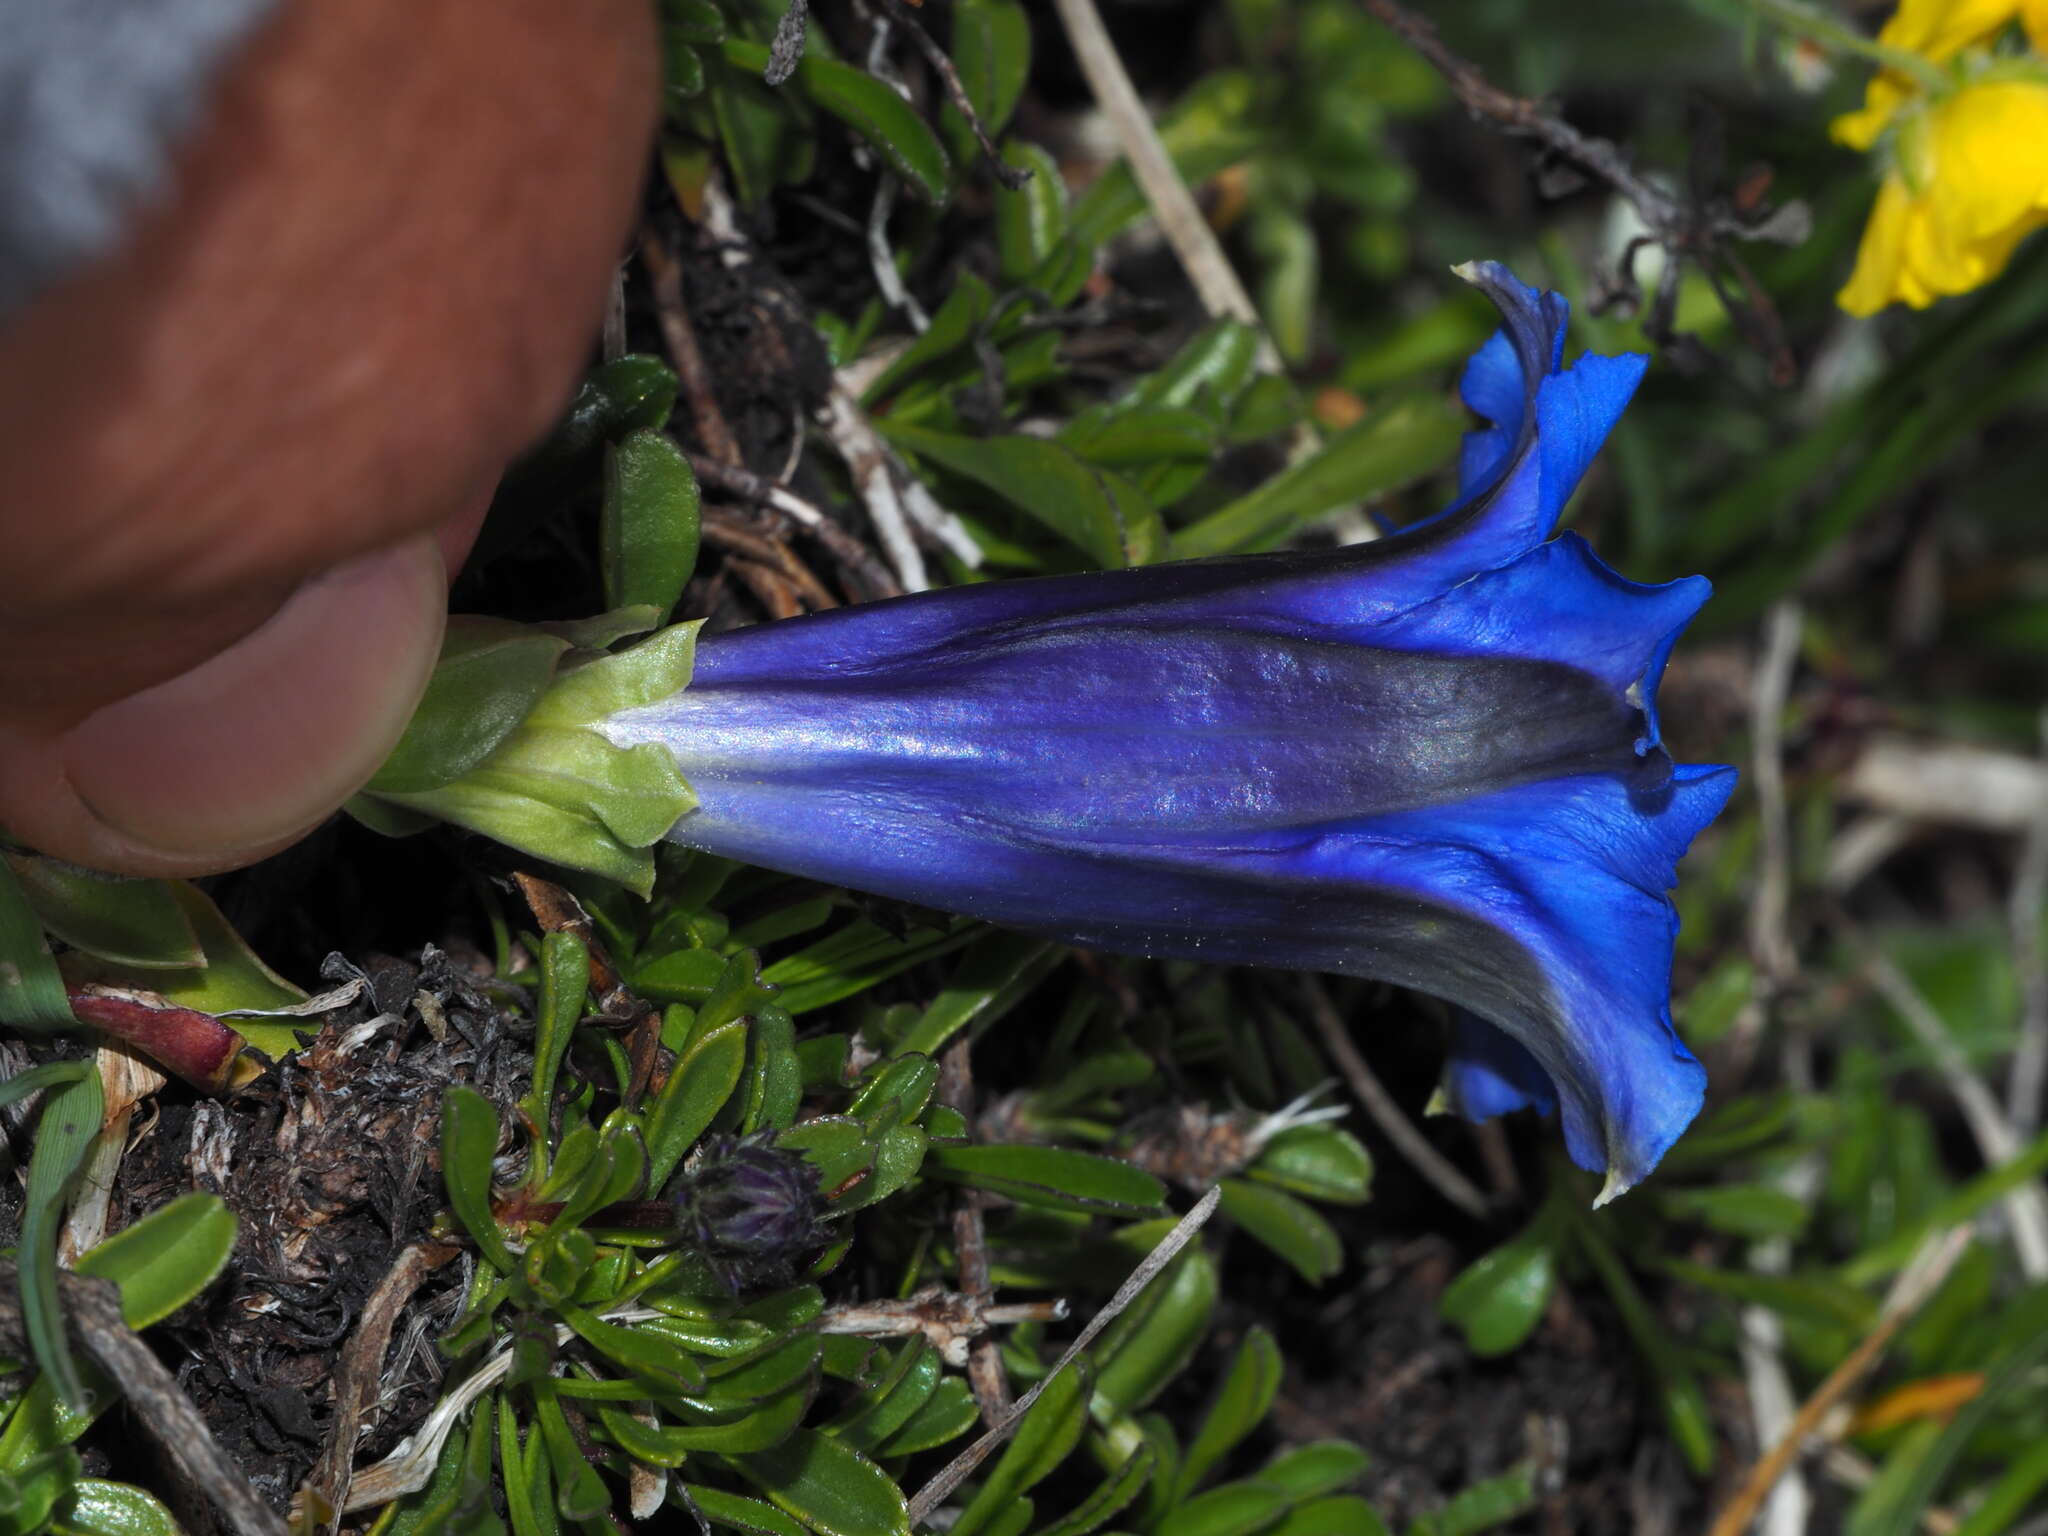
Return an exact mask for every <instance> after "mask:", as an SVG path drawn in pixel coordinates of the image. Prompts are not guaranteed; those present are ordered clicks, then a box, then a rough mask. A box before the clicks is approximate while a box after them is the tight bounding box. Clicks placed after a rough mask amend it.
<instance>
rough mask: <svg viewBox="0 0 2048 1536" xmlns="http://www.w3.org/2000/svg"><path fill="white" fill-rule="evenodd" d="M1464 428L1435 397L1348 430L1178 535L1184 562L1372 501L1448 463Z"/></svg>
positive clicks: (1279, 536)
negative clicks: (1312, 455)
mask: <svg viewBox="0 0 2048 1536" xmlns="http://www.w3.org/2000/svg"><path fill="white" fill-rule="evenodd" d="M1464 426H1465V423H1464V421H1463V420H1462V419H1461V417H1460V416H1459V414H1458V413H1457V412H1456V411H1455V410H1453V409H1452V408H1451V406H1450V405H1449V404H1448V403H1447V402H1445V401H1444V400H1442V399H1439V398H1438V397H1436V396H1434V395H1426V396H1416V397H1414V398H1412V399H1408V400H1405V401H1402V402H1400V403H1399V404H1395V405H1390V406H1386V407H1384V408H1382V409H1381V410H1378V411H1376V412H1374V413H1373V414H1372V415H1370V416H1367V417H1366V418H1365V419H1364V420H1363V421H1361V422H1359V423H1358V424H1357V425H1355V426H1351V427H1347V428H1345V429H1344V430H1343V431H1342V432H1339V433H1338V434H1336V436H1334V437H1332V438H1331V439H1330V440H1329V442H1327V443H1326V444H1324V446H1323V450H1322V452H1320V453H1318V454H1316V455H1315V456H1314V457H1313V458H1308V459H1304V460H1302V462H1300V463H1299V464H1295V465H1292V466H1290V467H1289V468H1287V469H1284V470H1282V471H1281V472H1280V473H1279V474H1277V475H1275V476H1274V477H1273V478H1272V479H1270V480H1268V481H1267V482H1266V483H1265V484H1264V485H1261V486H1260V487H1259V488H1258V489H1257V490H1255V491H1252V492H1250V493H1248V494H1246V495H1244V496H1240V497H1239V498H1238V499H1237V500H1236V501H1233V502H1231V503H1230V504H1229V505H1228V506H1226V507H1223V508H1221V509H1220V510H1218V511H1215V512H1212V513H1210V514H1209V515H1208V516H1207V517H1205V518H1203V519H1202V520H1201V521H1200V522H1198V523H1195V524H1193V525H1191V526H1189V527H1187V528H1184V529H1182V530H1181V531H1180V532H1178V533H1176V534H1175V535H1174V538H1173V550H1174V554H1175V556H1176V557H1178V558H1180V559H1188V560H1194V559H1201V558H1203V557H1205V556H1209V555H1227V554H1237V553H1240V552H1242V551H1245V550H1259V549H1271V548H1273V547H1275V546H1276V545H1278V544H1281V543H1284V542H1285V541H1286V540H1287V539H1289V538H1290V537H1292V536H1293V535H1294V534H1296V533H1298V532H1300V531H1301V530H1302V529H1304V528H1306V527H1308V526H1309V525H1310V524H1312V523H1314V522H1315V521H1316V520H1317V519H1318V518H1321V517H1324V516H1327V515H1328V514H1329V513H1331V512H1334V511H1336V510H1338V509H1339V508H1340V507H1347V506H1351V505H1353V504H1354V503H1357V502H1362V501H1369V500H1371V499H1373V498H1374V497H1378V496H1384V495H1386V494H1387V493H1388V492H1390V491H1395V490H1399V489H1400V488H1401V487H1402V486H1404V485H1408V484H1411V483H1413V482H1414V481H1416V480H1419V479H1421V478H1422V477H1423V476H1424V475H1427V474H1431V473H1433V472H1434V471H1436V470H1438V469H1440V468H1442V467H1443V466H1444V465H1445V464H1447V463H1449V462H1450V459H1451V455H1452V454H1453V453H1455V452H1456V451H1457V447H1458V440H1459V438H1460V436H1461V434H1462V433H1463V431H1464Z"/></svg>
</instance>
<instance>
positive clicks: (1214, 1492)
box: [1169, 1483, 1287, 1536]
mask: <svg viewBox="0 0 2048 1536" xmlns="http://www.w3.org/2000/svg"><path fill="white" fill-rule="evenodd" d="M1286 1508H1287V1495H1286V1494H1285V1493H1284V1492H1282V1491H1281V1490H1280V1489H1278V1488H1268V1487H1266V1486H1265V1485H1264V1484H1262V1483H1225V1484H1224V1485H1223V1486H1222V1487H1221V1488H1211V1489H1210V1490H1209V1491H1208V1492H1207V1493H1198V1494H1196V1495H1195V1496H1194V1497H1193V1498H1192V1499H1188V1500H1186V1501H1184V1502H1183V1503H1181V1504H1179V1505H1177V1506H1176V1507H1175V1508H1174V1511H1173V1514H1172V1515H1171V1516H1170V1517H1169V1518H1170V1519H1171V1520H1172V1522H1173V1536H1251V1533H1252V1532H1253V1531H1257V1530H1261V1529H1263V1528H1264V1527H1266V1526H1268V1525H1271V1524H1272V1523H1273V1522H1274V1521H1275V1520H1277V1519H1278V1518H1279V1517H1280V1516H1281V1514H1282V1513H1284V1512H1285V1511H1286Z"/></svg>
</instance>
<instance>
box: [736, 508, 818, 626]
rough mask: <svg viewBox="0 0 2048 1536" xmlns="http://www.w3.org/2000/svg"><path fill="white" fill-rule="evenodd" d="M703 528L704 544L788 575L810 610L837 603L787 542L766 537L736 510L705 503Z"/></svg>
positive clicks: (791, 583)
mask: <svg viewBox="0 0 2048 1536" xmlns="http://www.w3.org/2000/svg"><path fill="white" fill-rule="evenodd" d="M703 532H704V542H705V543H707V544H716V545H717V546H718V547H719V548H720V549H723V550H727V551H729V552H730V553H733V554H739V555H745V556H746V557H747V558H748V559H749V560H753V561H756V562H758V563H759V564H762V565H767V566H773V567H774V568H775V569H776V570H778V571H780V572H781V573H782V574H783V575H784V576H785V577H787V578H788V579H789V583H790V585H791V586H793V587H795V588H796V589H797V591H798V592H799V593H800V594H801V595H802V597H803V600H804V602H805V603H806V605H808V606H809V607H810V608H812V609H813V610H819V609H825V608H837V607H838V606H839V600H838V599H837V598H835V597H834V596H833V595H832V594H831V593H830V592H828V591H826V590H825V584H824V583H823V582H821V581H819V580H818V578H817V577H816V576H815V575H813V574H812V572H811V568H810V567H809V566H807V565H805V564H804V563H803V561H801V560H799V559H797V557H796V556H795V555H794V554H792V553H791V552H790V548H789V546H788V545H787V544H784V543H783V542H782V541H781V540H779V539H774V538H770V537H769V536H768V535H767V534H766V533H763V532H762V531H761V530H760V529H759V528H758V527H751V526H749V525H748V523H747V522H746V520H745V519H744V518H742V516H741V515H740V514H739V513H737V512H734V511H732V510H730V509H729V508H726V507H711V506H707V507H706V508H705V509H704V520H703Z"/></svg>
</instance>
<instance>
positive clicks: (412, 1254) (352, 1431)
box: [300, 1243, 457, 1532]
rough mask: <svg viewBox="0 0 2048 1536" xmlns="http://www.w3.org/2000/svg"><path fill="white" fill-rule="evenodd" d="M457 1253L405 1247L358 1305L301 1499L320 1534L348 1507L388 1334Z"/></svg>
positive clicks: (441, 1247) (431, 1246)
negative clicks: (329, 1416)
mask: <svg viewBox="0 0 2048 1536" xmlns="http://www.w3.org/2000/svg"><path fill="white" fill-rule="evenodd" d="M456 1252H457V1250H456V1249H455V1248H454V1247H452V1246H450V1245H448V1244H445V1243H411V1244H408V1245H407V1246H406V1247H405V1248H404V1249H403V1250H401V1251H400V1253H399V1255H398V1257H397V1258H396V1259H394V1260H393V1261H392V1264H391V1268H390V1269H388V1270H386V1271H385V1273H384V1278H383V1279H382V1280H380V1281H378V1282H377V1288H376V1290H374V1291H372V1292H371V1293H370V1299H369V1300H368V1301H366V1302H364V1303H363V1310H362V1318H361V1321H360V1322H358V1323H357V1324H356V1331H355V1334H354V1336H353V1337H352V1338H350V1339H349V1341H348V1343H347V1345H346V1346H345V1347H344V1348H343V1349H342V1352H341V1359H340V1361H339V1362H338V1363H337V1364H336V1366H335V1371H334V1417H333V1422H332V1426H331V1428H330V1429H329V1430H328V1434H327V1445H326V1447H325V1448H324V1449H323V1450H322V1451H321V1453H320V1459H319V1461H317V1462H316V1463H314V1466H313V1471H312V1473H311V1474H310V1475H309V1476H308V1477H307V1479H306V1486H305V1489H304V1490H303V1491H302V1492H301V1494H300V1499H301V1503H302V1505H303V1506H304V1507H305V1508H306V1509H307V1510H308V1512H310V1511H311V1510H314V1509H318V1510H324V1511H325V1512H326V1517H325V1518H324V1519H322V1520H321V1521H320V1522H319V1525H320V1527H321V1528H323V1529H325V1530H328V1531H330V1532H331V1531H333V1530H335V1529H337V1528H338V1527H339V1526H340V1524H341V1510H342V1506H343V1505H344V1504H346V1503H347V1502H348V1487H349V1478H350V1475H351V1474H352V1472H353V1471H354V1465H355V1451H356V1442H357V1441H358V1440H359V1439H360V1438H361V1437H362V1432H363V1430H364V1429H365V1428H367V1427H369V1425H370V1424H373V1423H374V1422H375V1420H374V1419H372V1418H371V1417H370V1414H371V1410H372V1409H373V1408H374V1407H375V1406H376V1403H377V1399H378V1395H379V1394H378V1388H379V1384H380V1383H381V1381H382V1379H383V1373H384V1354H385V1351H386V1350H387V1349H389V1348H390V1346H391V1330H392V1328H393V1326H394V1325H395V1324H396V1323H397V1322H398V1317H399V1314H400V1313H401V1312H403V1311H404V1310H405V1308H406V1304H407V1303H408V1302H410V1301H411V1300H412V1296H413V1292H415V1291H417V1290H418V1289H419V1288H420V1283H421V1282H422V1281H423V1280H425V1279H426V1278H427V1276H428V1275H430V1274H432V1273H433V1272H434V1271H435V1270H436V1269H438V1268H440V1267H441V1266H442V1265H443V1264H445V1263H447V1262H448V1261H449V1260H450V1259H452V1258H454V1257H455V1255H456ZM366 1421H368V1422H367V1423H366ZM308 1495H311V1496H312V1497H310V1498H309V1497H308Z"/></svg>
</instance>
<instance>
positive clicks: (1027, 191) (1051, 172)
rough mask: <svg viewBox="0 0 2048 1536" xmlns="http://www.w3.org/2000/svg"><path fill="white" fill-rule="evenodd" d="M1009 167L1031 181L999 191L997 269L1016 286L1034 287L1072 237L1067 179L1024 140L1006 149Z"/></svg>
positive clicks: (1055, 163) (1050, 159) (1005, 160)
mask: <svg viewBox="0 0 2048 1536" xmlns="http://www.w3.org/2000/svg"><path fill="white" fill-rule="evenodd" d="M1003 164H1005V165H1007V166H1010V167H1012V168H1014V169H1016V170H1020V171H1029V172H1030V173H1031V179H1030V180H1029V181H1027V182H1025V183H1024V185H1023V186H1021V187H1017V188H1014V189H1012V188H1009V187H998V188H996V191H995V200H996V270H997V271H998V272H1000V273H1002V275H1003V277H1004V278H1005V279H1007V280H1008V281H1009V282H1011V283H1025V284H1028V283H1030V281H1031V279H1032V277H1033V276H1034V275H1035V274H1036V273H1037V272H1038V270H1039V268H1041V267H1042V266H1044V265H1045V263H1046V262H1047V261H1048V260H1049V259H1050V258H1051V256H1052V253H1053V252H1054V251H1055V250H1057V249H1058V248H1059V244H1060V241H1061V239H1062V237H1063V236H1065V234H1066V232H1067V183H1066V178H1064V177H1063V176H1061V175H1060V166H1059V162H1058V161H1057V160H1055V159H1053V157H1052V156H1051V155H1050V154H1048V153H1047V152H1046V151H1045V150H1043V149H1041V148H1040V147H1039V146H1038V145H1036V144H1032V143H1028V142H1026V141H1024V140H1021V139H1019V140H1015V141H1013V142H1011V143H1009V144H1006V145H1004V146H1003Z"/></svg>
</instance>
